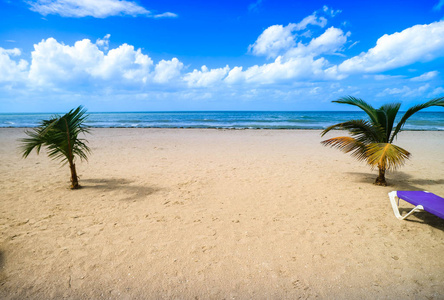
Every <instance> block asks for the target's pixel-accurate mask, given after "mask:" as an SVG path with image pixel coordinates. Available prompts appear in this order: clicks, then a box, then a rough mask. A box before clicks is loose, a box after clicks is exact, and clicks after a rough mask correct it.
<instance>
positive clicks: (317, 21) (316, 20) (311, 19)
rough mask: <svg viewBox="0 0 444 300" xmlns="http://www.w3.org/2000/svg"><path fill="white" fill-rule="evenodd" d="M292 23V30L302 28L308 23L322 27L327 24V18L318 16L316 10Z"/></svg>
mask: <svg viewBox="0 0 444 300" xmlns="http://www.w3.org/2000/svg"><path fill="white" fill-rule="evenodd" d="M292 25H294V30H297V31H299V30H304V29H305V28H307V26H308V25H313V26H319V27H321V28H324V27H325V25H327V19H326V18H324V17H318V16H317V14H316V12H314V13H313V14H311V15H309V16H307V17H305V18H304V19H302V21H301V22H299V23H297V24H292Z"/></svg>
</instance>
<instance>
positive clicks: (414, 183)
mask: <svg viewBox="0 0 444 300" xmlns="http://www.w3.org/2000/svg"><path fill="white" fill-rule="evenodd" d="M348 174H350V175H353V176H355V178H357V179H356V181H357V182H360V183H367V184H373V182H374V181H375V180H376V177H377V174H373V173H370V172H369V173H357V172H349V173H348ZM386 179H387V183H388V187H391V188H392V190H394V191H395V190H397V191H401V190H404V191H422V190H424V188H423V187H421V186H424V185H428V186H433V185H442V184H444V179H438V180H431V179H421V178H413V177H412V175H409V174H406V173H403V172H399V171H396V172H392V173H389V174H388V176H387V178H386ZM429 192H432V193H433V190H431V189H429ZM387 200H388V197H387ZM411 209H412V207H410V208H408V207H407V208H402V207H400V208H399V212H400V213H401V214H405V213H408V212H409V211H410V210H411ZM414 216H415V217H417V218H418V219H420V220H412V219H409V218H407V219H405V220H404V221H407V222H416V223H424V224H427V225H430V226H432V227H435V228H436V229H439V230H443V231H444V220H443V219H441V218H439V217H437V216H435V215H433V214H431V213H428V212H417V213H414Z"/></svg>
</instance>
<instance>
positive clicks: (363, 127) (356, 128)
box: [321, 120, 385, 144]
mask: <svg viewBox="0 0 444 300" xmlns="http://www.w3.org/2000/svg"><path fill="white" fill-rule="evenodd" d="M332 129H344V130H347V131H348V132H349V133H350V135H351V136H352V137H354V138H356V139H357V140H358V141H359V142H362V143H365V144H369V143H378V142H381V141H382V140H383V139H384V137H385V132H384V131H383V130H382V129H381V127H379V126H376V125H373V124H372V123H370V122H368V121H366V120H350V121H347V122H343V123H339V124H335V125H332V126H330V127H327V128H326V129H325V130H324V131H323V132H322V133H321V136H324V135H325V134H326V133H327V132H328V131H330V130H332Z"/></svg>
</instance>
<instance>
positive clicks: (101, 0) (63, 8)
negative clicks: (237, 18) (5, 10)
mask: <svg viewBox="0 0 444 300" xmlns="http://www.w3.org/2000/svg"><path fill="white" fill-rule="evenodd" d="M27 2H28V4H29V5H30V8H31V10H33V11H35V12H38V13H39V14H41V15H44V16H47V15H60V16H62V17H74V18H81V17H94V18H106V17H109V16H123V15H129V16H137V15H144V16H150V17H175V16H177V15H175V14H173V13H170V12H168V13H163V14H158V15H154V16H153V15H152V13H151V12H150V11H149V10H147V9H145V8H144V7H142V6H140V5H138V4H137V3H135V2H133V1H125V0H29V1H27Z"/></svg>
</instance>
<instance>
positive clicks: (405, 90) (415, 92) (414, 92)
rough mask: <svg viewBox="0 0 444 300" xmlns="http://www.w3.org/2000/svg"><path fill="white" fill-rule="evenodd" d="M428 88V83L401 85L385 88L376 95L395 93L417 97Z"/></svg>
mask: <svg viewBox="0 0 444 300" xmlns="http://www.w3.org/2000/svg"><path fill="white" fill-rule="evenodd" d="M428 89H430V85H429V84H425V85H422V86H420V87H418V88H412V87H408V86H403V87H402V88H386V89H385V90H383V91H382V92H381V93H378V94H377V95H376V96H377V97H384V96H387V95H396V96H401V97H418V96H422V95H424V93H425V92H426V91H427V90H428Z"/></svg>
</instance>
